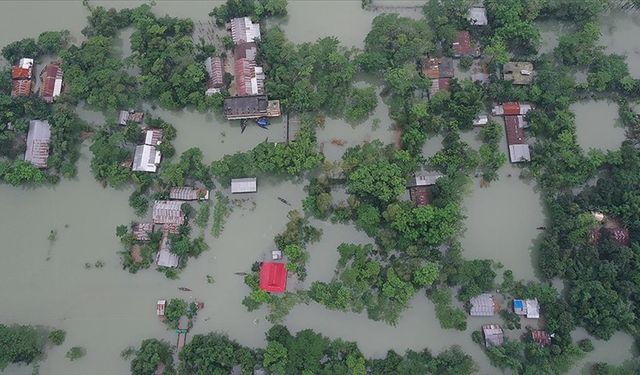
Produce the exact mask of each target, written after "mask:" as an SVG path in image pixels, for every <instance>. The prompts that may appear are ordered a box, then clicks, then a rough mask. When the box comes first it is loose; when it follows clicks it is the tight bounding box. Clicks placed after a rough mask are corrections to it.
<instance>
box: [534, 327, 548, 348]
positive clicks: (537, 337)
mask: <svg viewBox="0 0 640 375" xmlns="http://www.w3.org/2000/svg"><path fill="white" fill-rule="evenodd" d="M531 338H532V339H533V341H534V342H537V343H538V344H540V345H541V346H549V345H551V336H550V335H549V334H548V333H547V332H545V331H540V330H533V331H531Z"/></svg>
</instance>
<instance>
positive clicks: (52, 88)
mask: <svg viewBox="0 0 640 375" xmlns="http://www.w3.org/2000/svg"><path fill="white" fill-rule="evenodd" d="M40 80H41V81H42V86H41V87H40V96H41V97H42V100H44V101H45V102H47V103H53V101H54V99H55V98H57V97H58V96H60V93H62V68H61V67H60V64H48V65H47V66H45V67H44V69H43V70H42V73H40Z"/></svg>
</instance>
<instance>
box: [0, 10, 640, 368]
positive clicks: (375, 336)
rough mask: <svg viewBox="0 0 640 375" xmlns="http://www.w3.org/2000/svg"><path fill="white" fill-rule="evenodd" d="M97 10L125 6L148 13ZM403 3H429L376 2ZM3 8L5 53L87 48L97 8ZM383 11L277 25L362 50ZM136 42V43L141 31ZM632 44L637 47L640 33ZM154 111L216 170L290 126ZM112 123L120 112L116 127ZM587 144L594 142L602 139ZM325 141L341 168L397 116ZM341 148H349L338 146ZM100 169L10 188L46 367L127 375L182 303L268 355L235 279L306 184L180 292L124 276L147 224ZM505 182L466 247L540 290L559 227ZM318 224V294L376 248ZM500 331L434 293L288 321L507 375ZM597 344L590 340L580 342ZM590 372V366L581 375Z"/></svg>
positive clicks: (17, 279)
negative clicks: (68, 39)
mask: <svg viewBox="0 0 640 375" xmlns="http://www.w3.org/2000/svg"><path fill="white" fill-rule="evenodd" d="M91 3H92V4H101V5H106V6H115V7H118V8H120V7H124V6H134V5H136V4H137V3H135V2H119V1H112V2H91ZM216 3H220V2H204V1H189V2H178V1H158V5H157V6H156V7H155V8H154V9H155V11H156V12H157V13H158V14H162V15H163V14H165V13H169V14H171V15H175V16H183V17H192V18H193V19H194V20H196V21H203V20H205V19H206V17H207V16H206V14H207V13H208V12H209V11H210V10H211V8H212V7H213V6H214V5H215V4H216ZM399 3H403V4H404V3H406V4H409V5H411V4H420V2H393V1H383V2H376V4H386V5H395V4H399ZM0 9H1V10H2V11H1V12H0V24H1V25H3V29H2V30H3V33H2V34H0V44H2V45H4V44H6V43H9V42H11V41H14V40H17V39H20V38H23V37H34V36H37V35H38V34H39V33H40V32H42V31H45V30H58V29H65V28H66V29H69V30H70V31H71V32H72V34H73V35H74V37H75V39H76V41H80V40H82V36H81V35H80V30H81V29H82V28H83V27H84V26H85V24H86V21H85V17H86V11H85V9H84V8H83V7H82V6H81V5H80V3H79V2H70V1H46V2H44V1H42V2H31V1H3V2H2V4H1V5H0ZM27 12H28V14H29V17H30V22H29V25H30V27H29V28H24V27H18V26H21V25H20V24H17V23H16V22H17V20H18V19H19V17H16V16H17V15H18V14H25V13H27ZM376 14H377V13H375V12H365V11H363V10H361V9H360V1H293V0H291V1H290V4H289V16H288V18H287V19H285V20H282V21H277V22H278V23H280V24H282V26H283V28H284V29H285V32H286V33H287V36H288V37H289V38H290V39H292V40H293V41H295V42H305V41H313V40H315V39H317V38H319V37H323V36H328V35H335V36H337V37H338V38H339V39H340V40H342V41H343V42H344V43H345V45H347V46H349V47H351V46H354V47H358V48H361V47H362V46H363V39H364V37H365V35H366V33H367V31H368V30H369V26H370V21H371V19H373V17H375V15H376ZM403 14H405V15H409V16H413V17H418V16H419V15H420V12H419V11H416V10H409V11H404V12H403ZM52 15H58V16H55V17H52ZM329 25H330V27H327V26H329ZM123 34H124V36H125V37H126V34H127V32H125V33H123ZM623 38H624V37H623ZM626 38H629V39H633V38H632V37H631V36H627V37H626ZM118 48H119V49H120V51H122V53H123V54H125V55H126V54H128V52H129V49H128V47H127V45H126V40H125V41H124V42H123V44H118ZM148 109H151V112H152V113H153V114H154V115H156V116H158V115H159V116H162V117H163V118H165V119H166V120H167V121H169V122H172V123H173V124H174V125H175V126H176V128H177V129H178V137H177V139H176V140H175V142H174V143H175V145H176V149H177V151H178V152H182V151H185V150H186V149H188V148H190V147H199V148H201V149H202V151H203V153H204V157H205V161H206V162H211V161H213V160H215V159H218V158H220V157H222V156H223V155H225V154H228V153H233V152H236V151H245V150H248V149H250V148H252V147H254V146H255V145H256V144H257V143H259V142H262V141H265V140H268V141H276V140H278V139H279V137H281V136H282V128H281V127H280V126H279V125H278V123H275V124H274V125H273V126H272V127H271V129H270V130H268V131H265V130H263V129H260V128H258V127H256V126H250V127H248V128H247V130H246V131H245V133H244V134H240V129H239V127H238V125H237V124H231V123H229V122H226V121H224V120H223V119H221V118H219V117H217V116H214V115H203V114H200V113H197V112H191V111H180V112H169V111H162V110H158V109H152V108H150V107H148ZM79 113H80V114H81V116H82V117H83V118H85V119H87V120H88V121H90V122H93V123H95V124H96V125H98V124H100V123H102V122H103V121H104V120H105V115H103V114H100V113H95V112H92V111H90V110H87V109H84V108H79ZM112 115H113V114H106V116H107V117H108V116H112ZM374 119H378V120H379V121H377V120H376V121H374ZM584 121H585V125H584V127H587V128H590V127H595V126H602V125H603V124H602V123H596V122H594V121H589V117H588V116H587V117H585V120H584ZM589 134H592V133H589ZM586 137H587V138H588V139H592V140H593V139H598V137H599V135H597V134H594V135H586ZM318 139H319V142H321V143H323V144H324V152H325V153H326V154H327V158H328V159H329V160H337V159H339V157H340V156H341V155H342V152H344V149H346V148H347V147H350V146H353V145H355V144H359V143H362V142H364V141H370V140H373V139H380V140H382V141H383V142H385V143H391V142H393V141H394V139H395V133H394V131H393V128H392V121H391V120H390V119H389V117H388V108H387V107H386V106H385V105H384V103H383V101H382V100H381V99H379V102H378V108H377V109H376V111H375V113H374V114H373V115H372V116H371V117H370V118H369V119H368V120H367V121H365V122H363V123H362V124H359V125H356V126H352V125H350V124H347V123H345V122H344V121H343V120H341V119H327V121H326V123H325V127H324V128H323V129H319V130H318ZM334 139H340V140H341V141H344V142H345V144H344V145H342V146H340V145H338V144H336V143H338V142H333V143H332V141H333V140H334ZM463 139H464V140H465V141H467V142H469V143H470V145H471V146H472V147H474V148H477V147H478V146H479V143H478V141H477V139H476V134H475V132H474V131H471V132H467V133H465V134H464V135H463ZM503 147H504V145H503ZM603 147H604V146H603ZM440 148H441V138H438V137H434V138H433V139H431V140H429V142H428V143H427V145H426V146H425V155H429V154H433V153H435V152H437V150H438V149H440ZM505 150H506V148H505ZM89 161H90V152H89V151H88V144H85V145H84V146H83V149H82V158H81V160H80V162H79V165H78V167H79V173H78V177H77V178H76V179H75V180H71V181H68V180H64V181H62V182H61V183H60V184H59V185H57V186H55V187H46V188H40V189H21V188H13V187H10V186H7V185H0V238H2V239H3V246H2V248H1V250H0V251H1V252H2V262H0V275H2V276H1V277H0V297H1V298H2V306H1V307H0V322H3V323H28V324H42V325H46V326H51V327H57V328H62V329H65V330H66V331H67V340H66V341H65V343H64V344H63V345H62V346H61V347H56V348H53V349H51V350H49V352H48V356H47V358H46V359H45V360H44V361H43V362H42V363H41V367H40V374H43V375H48V374H52V375H57V374H65V375H74V374H97V375H101V374H105V375H106V374H124V373H127V372H128V366H129V364H128V363H127V362H125V361H124V360H122V359H120V352H121V350H123V349H124V348H126V347H128V346H130V345H133V346H137V345H139V343H140V341H141V340H142V339H143V338H147V337H156V338H164V339H167V340H169V341H171V342H175V339H176V335H175V334H174V333H173V332H171V331H169V330H166V328H165V327H164V326H163V325H162V324H161V323H160V322H159V321H158V320H157V318H156V316H155V303H156V301H157V300H158V299H169V298H173V297H181V298H184V299H187V300H190V299H198V300H199V301H203V302H204V303H205V308H204V310H202V311H201V313H200V314H199V316H198V320H197V321H196V323H195V325H194V328H193V331H192V332H193V333H202V332H210V331H220V332H225V333H228V334H229V336H230V337H232V338H234V339H236V340H238V341H239V342H240V343H241V344H244V345H250V346H261V345H263V344H264V332H265V331H266V330H267V329H268V328H269V327H270V324H269V323H268V322H266V321H265V319H264V316H265V315H266V312H265V311H264V310H259V311H255V312H251V313H249V312H247V311H246V309H245V307H244V306H242V305H241V301H242V298H243V297H244V295H245V294H246V293H247V291H248V289H247V287H246V286H244V284H243V280H242V277H241V276H236V275H235V274H234V273H235V272H243V271H247V270H248V269H249V267H250V265H251V264H252V263H253V262H254V261H255V260H259V259H262V258H263V257H266V256H267V255H268V254H269V252H270V250H272V249H273V246H274V244H273V237H274V235H275V234H277V233H279V232H281V231H282V230H283V229H284V226H285V223H286V221H287V219H286V215H287V212H288V211H289V210H291V209H301V200H302V199H303V197H304V191H303V184H302V183H299V182H295V181H277V180H275V179H269V178H262V179H260V181H259V194H258V195H257V196H256V198H255V205H253V204H246V205H245V206H244V207H236V208H234V211H233V212H232V213H231V215H230V217H229V218H228V220H227V223H226V225H225V229H224V231H223V233H222V235H221V237H220V238H218V239H214V238H212V237H211V235H210V234H209V229H207V230H206V231H205V238H206V241H207V243H208V244H209V245H210V247H211V249H210V250H209V251H208V252H205V253H204V254H202V255H201V256H200V258H198V259H192V260H190V261H189V265H188V266H187V268H186V270H184V271H183V272H182V273H181V274H180V279H179V280H177V281H172V280H168V279H166V278H165V277H164V275H162V274H160V273H158V272H156V271H154V270H146V271H141V272H139V273H138V274H135V275H131V274H129V273H127V272H126V271H123V270H121V266H120V261H119V256H118V254H117V251H119V250H120V244H119V243H118V240H117V238H116V237H115V227H116V226H117V225H119V224H127V223H129V222H130V221H131V220H134V219H135V217H134V214H133V212H132V210H131V208H129V207H128V204H127V201H128V199H127V198H128V195H129V194H130V191H129V190H127V189H125V190H113V189H103V188H102V187H101V186H100V185H99V184H98V183H97V182H96V181H95V180H94V179H93V177H92V176H91V174H90V171H89ZM499 173H500V179H499V180H498V181H496V182H493V183H492V184H491V185H490V186H489V187H488V188H482V189H481V188H479V186H478V185H479V183H478V179H477V178H475V179H474V186H473V188H471V191H470V193H469V196H468V197H467V198H466V199H465V201H464V206H465V209H466V215H467V219H466V220H465V225H466V228H467V230H466V232H465V234H464V238H463V239H462V243H463V246H464V248H465V257H467V258H469V259H473V258H492V259H496V260H498V261H500V262H502V263H503V264H504V266H505V268H508V269H512V270H513V271H514V273H515V276H516V277H517V278H522V279H526V280H532V279H535V274H534V273H533V271H532V269H533V268H532V263H531V262H532V259H531V253H532V250H531V249H532V246H533V244H534V243H535V241H536V239H537V237H538V235H539V231H537V230H536V229H535V228H536V227H538V226H541V225H544V221H545V219H544V213H543V210H542V207H541V204H540V198H539V195H538V194H537V193H536V192H535V189H534V187H533V186H531V185H530V184H528V183H526V182H525V181H523V180H521V179H519V178H518V176H519V170H518V168H517V167H512V166H510V165H508V166H505V167H503V168H502V169H501V170H500V172H499ZM509 175H511V176H510V177H509ZM336 196H338V194H336ZM277 197H283V198H285V199H287V200H288V201H289V202H291V204H292V206H291V207H289V206H287V205H285V204H283V203H281V202H280V201H279V200H278V199H277ZM314 225H317V226H318V227H320V228H322V229H323V231H324V235H323V237H322V240H321V241H320V242H318V243H315V244H312V245H310V246H309V249H308V250H309V252H310V255H311V259H310V263H309V265H308V270H309V276H308V280H307V281H306V283H305V284H307V285H308V284H309V283H310V282H312V281H314V280H327V279H329V278H331V277H332V274H333V269H334V266H335V263H336V261H337V259H338V254H337V252H336V247H337V246H338V245H339V244H340V243H342V242H353V243H368V242H370V239H368V238H367V237H366V236H365V235H364V234H363V233H362V232H359V231H357V230H356V229H355V228H354V227H353V226H349V225H341V224H336V225H333V224H330V223H327V222H317V221H314ZM52 229H53V230H57V233H58V238H57V240H56V241H55V242H53V243H50V242H49V240H48V239H47V236H48V234H49V231H50V230H52ZM194 232H196V233H197V232H198V230H197V229H195V230H194ZM248 233H250V235H247V234H248ZM96 261H102V262H104V263H105V266H104V268H100V269H96V268H94V267H92V268H90V269H87V268H85V263H90V264H94V263H95V262H96ZM207 275H210V276H212V277H213V278H214V279H215V283H213V284H209V283H207V279H206V276H207ZM178 287H188V288H190V289H192V292H180V291H178V289H177V288H178ZM329 322H330V323H329ZM489 322H491V320H487V319H469V321H468V323H469V329H468V330H467V331H466V332H458V331H453V330H443V329H441V328H440V326H439V323H438V322H437V320H436V318H435V312H434V308H433V305H432V303H431V302H430V301H428V300H427V299H426V297H425V296H424V294H423V293H418V294H417V295H416V297H415V298H414V299H413V301H412V303H411V307H410V308H409V309H408V310H407V311H406V312H405V313H404V315H403V317H402V319H401V320H400V321H399V322H398V324H397V326H395V327H394V326H389V325H386V324H384V323H379V322H374V321H371V320H368V319H367V318H366V316H361V315H358V314H353V313H342V312H335V311H328V310H326V309H325V308H323V307H322V306H319V305H317V304H315V303H311V304H309V305H300V306H297V307H296V308H294V309H293V311H292V312H291V314H290V315H289V317H288V318H287V320H286V322H285V324H286V325H287V326H288V327H289V328H290V329H292V330H293V331H297V330H300V329H304V328H313V329H315V330H317V331H318V332H321V333H323V334H325V335H328V336H330V337H334V338H338V337H341V338H344V339H347V340H353V341H356V342H357V343H358V344H359V345H360V348H361V349H362V350H363V352H364V353H365V354H366V355H369V356H384V354H385V353H386V351H387V350H389V349H395V350H398V351H404V350H405V349H408V348H411V349H422V348H425V347H427V348H429V349H431V350H432V351H434V352H437V351H440V350H442V349H444V348H445V347H447V346H450V345H452V344H458V345H461V346H462V348H463V350H464V351H465V352H467V353H470V354H471V355H472V356H473V358H474V360H475V361H476V362H477V363H478V365H479V368H480V373H481V374H494V373H497V372H499V371H498V370H497V369H495V368H493V367H491V366H490V364H489V363H488V360H487V358H486V356H485V355H484V354H483V353H481V349H480V347H479V346H478V345H476V344H474V343H472V342H471V338H470V332H471V331H473V330H476V329H478V328H479V327H480V325H481V324H484V323H489ZM583 334H584V333H583V332H581V331H578V332H576V335H577V336H576V337H578V336H580V335H583ZM580 337H581V336H580ZM595 344H596V345H595V346H596V350H595V351H594V352H593V353H591V354H590V355H589V356H588V357H587V358H586V359H585V360H584V364H586V363H589V362H594V361H601V360H606V361H609V362H613V363H618V362H621V361H622V360H624V359H627V358H629V357H630V348H631V338H630V337H629V336H628V335H623V334H617V335H616V336H614V338H613V339H612V340H610V341H609V342H607V343H604V342H596V343H595ZM71 346H83V347H85V348H86V349H87V355H86V357H85V358H83V359H80V360H78V361H76V362H73V363H72V362H70V361H69V360H67V359H66V358H65V357H64V354H65V352H66V351H67V350H68V349H69V348H70V347H71ZM582 368H583V365H581V366H580V367H578V368H577V369H576V370H575V373H579V372H580V371H581V370H582ZM4 373H5V374H11V375H14V374H30V373H31V369H30V368H29V367H26V366H12V367H9V368H8V369H7V370H6V371H5V372H4Z"/></svg>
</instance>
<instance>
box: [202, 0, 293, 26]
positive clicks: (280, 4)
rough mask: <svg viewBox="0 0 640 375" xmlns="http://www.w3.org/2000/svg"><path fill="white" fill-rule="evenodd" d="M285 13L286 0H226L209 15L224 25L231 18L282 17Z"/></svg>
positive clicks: (217, 22) (259, 18) (258, 18)
mask: <svg viewBox="0 0 640 375" xmlns="http://www.w3.org/2000/svg"><path fill="white" fill-rule="evenodd" d="M286 15H287V0H227V2H226V3H225V4H222V5H219V6H217V7H215V8H213V10H212V11H211V12H209V16H210V17H214V18H215V19H216V24H218V25H219V26H224V24H225V23H227V22H229V21H230V20H231V19H232V18H236V17H246V16H248V17H251V18H252V19H255V20H261V19H264V18H266V17H269V16H273V17H282V16H286Z"/></svg>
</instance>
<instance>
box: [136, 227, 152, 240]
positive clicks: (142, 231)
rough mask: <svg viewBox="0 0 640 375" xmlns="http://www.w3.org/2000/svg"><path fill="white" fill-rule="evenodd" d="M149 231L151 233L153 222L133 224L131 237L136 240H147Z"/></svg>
mask: <svg viewBox="0 0 640 375" xmlns="http://www.w3.org/2000/svg"><path fill="white" fill-rule="evenodd" d="M150 233H153V223H135V224H133V238H135V239H136V240H137V241H149V239H150V238H149V234H150Z"/></svg>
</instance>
